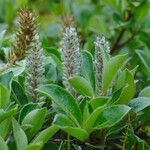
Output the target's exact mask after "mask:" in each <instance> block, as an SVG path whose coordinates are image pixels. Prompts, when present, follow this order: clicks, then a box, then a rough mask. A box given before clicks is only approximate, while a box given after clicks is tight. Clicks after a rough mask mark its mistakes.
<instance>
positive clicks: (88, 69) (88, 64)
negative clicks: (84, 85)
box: [81, 51, 96, 91]
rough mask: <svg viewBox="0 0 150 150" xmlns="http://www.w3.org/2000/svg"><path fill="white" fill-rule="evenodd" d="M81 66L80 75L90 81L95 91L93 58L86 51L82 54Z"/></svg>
mask: <svg viewBox="0 0 150 150" xmlns="http://www.w3.org/2000/svg"><path fill="white" fill-rule="evenodd" d="M81 56H82V64H81V75H82V76H83V77H84V78H85V79H87V80H88V81H90V83H91V85H92V87H93V89H94V91H95V88H96V87H95V86H96V84H95V76H94V65H93V57H92V55H91V54H90V53H89V52H88V51H83V52H82V55H81Z"/></svg>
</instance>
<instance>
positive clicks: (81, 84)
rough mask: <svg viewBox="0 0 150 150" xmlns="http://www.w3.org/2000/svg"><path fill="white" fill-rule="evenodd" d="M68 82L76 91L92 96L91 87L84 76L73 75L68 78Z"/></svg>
mask: <svg viewBox="0 0 150 150" xmlns="http://www.w3.org/2000/svg"><path fill="white" fill-rule="evenodd" d="M69 83H70V84H71V85H72V86H73V87H74V89H75V90H76V91H78V92H79V93H81V94H82V95H83V96H90V97H93V96H94V92H93V88H92V86H91V84H90V83H89V82H88V81H87V80H86V79H85V78H83V77H80V76H75V77H72V78H70V79H69Z"/></svg>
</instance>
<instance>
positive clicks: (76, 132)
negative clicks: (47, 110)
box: [53, 114, 88, 141]
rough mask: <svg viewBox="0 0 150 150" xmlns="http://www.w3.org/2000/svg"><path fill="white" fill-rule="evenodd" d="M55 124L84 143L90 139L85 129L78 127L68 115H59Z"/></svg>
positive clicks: (55, 119)
mask: <svg viewBox="0 0 150 150" xmlns="http://www.w3.org/2000/svg"><path fill="white" fill-rule="evenodd" d="M53 122H54V124H55V125H57V127H59V128H60V129H62V130H64V131H65V132H67V133H68V134H69V135H71V136H73V137H75V138H77V139H79V140H81V141H84V140H85V139H87V138H88V134H87V132H86V131H85V130H84V129H81V128H78V127H76V126H75V124H74V123H73V122H72V121H71V120H70V119H69V118H68V117H67V116H66V115H63V114H57V115H56V116H55V118H54V121H53Z"/></svg>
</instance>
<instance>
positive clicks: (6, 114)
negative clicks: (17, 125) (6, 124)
mask: <svg viewBox="0 0 150 150" xmlns="http://www.w3.org/2000/svg"><path fill="white" fill-rule="evenodd" d="M17 108H18V106H17V105H16V107H15V108H13V109H11V110H9V111H7V112H6V111H4V110H3V109H0V123H1V122H2V121H4V120H5V119H7V118H9V117H12V116H13V115H14V114H15V113H16V111H17Z"/></svg>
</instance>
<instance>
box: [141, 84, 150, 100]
mask: <svg viewBox="0 0 150 150" xmlns="http://www.w3.org/2000/svg"><path fill="white" fill-rule="evenodd" d="M139 97H149V98H150V86H148V87H145V88H144V89H143V90H142V91H141V92H140V94H139Z"/></svg>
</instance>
